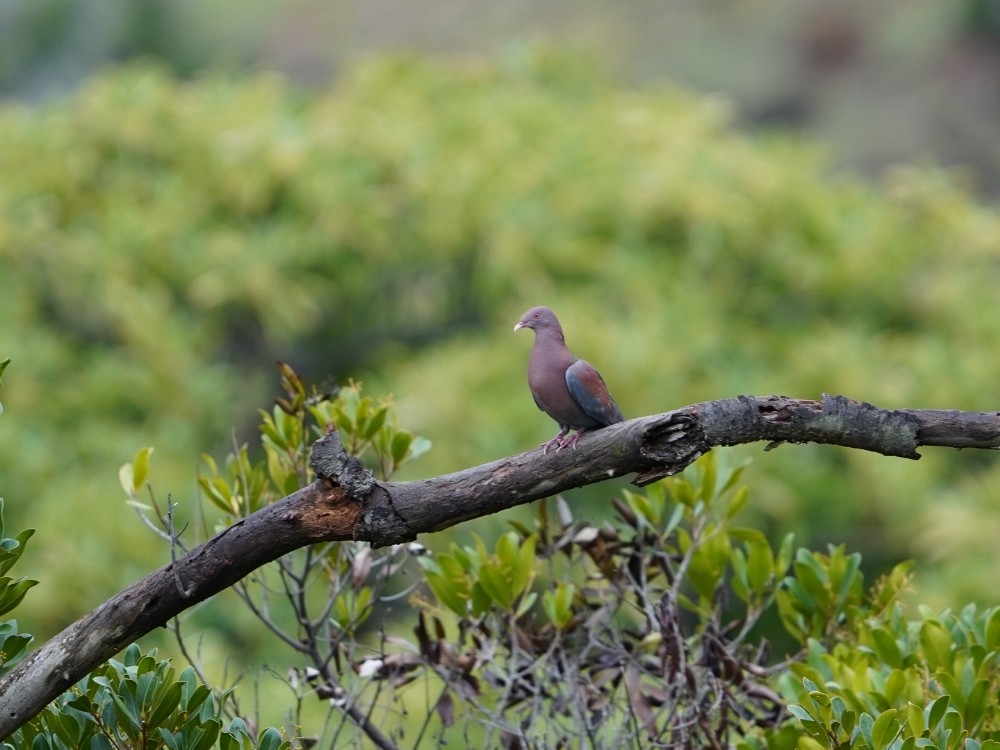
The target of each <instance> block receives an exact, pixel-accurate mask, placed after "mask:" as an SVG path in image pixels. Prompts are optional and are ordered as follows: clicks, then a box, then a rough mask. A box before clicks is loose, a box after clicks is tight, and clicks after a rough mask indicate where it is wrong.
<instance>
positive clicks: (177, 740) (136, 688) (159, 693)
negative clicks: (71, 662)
mask: <svg viewBox="0 0 1000 750" xmlns="http://www.w3.org/2000/svg"><path fill="white" fill-rule="evenodd" d="M228 698H229V693H223V694H222V695H221V696H220V697H216V696H215V695H213V693H212V691H211V690H210V689H209V688H207V687H205V685H203V684H201V682H200V681H199V679H198V678H197V676H196V675H195V672H194V670H193V669H192V668H191V667H187V668H185V669H184V670H182V671H181V672H180V674H177V673H176V671H175V669H174V668H173V667H171V666H170V662H169V661H166V660H163V661H157V660H156V652H155V651H151V652H149V653H145V654H144V653H142V651H141V650H140V649H139V647H138V646H136V645H134V644H133V645H131V646H129V647H128V648H127V649H126V650H125V652H124V653H123V654H122V658H121V661H117V660H115V659H112V660H110V661H109V662H107V663H106V664H104V665H103V666H101V667H99V668H98V669H96V670H94V671H93V672H92V673H91V674H90V675H89V676H87V677H85V678H84V679H82V680H80V682H78V683H77V684H76V685H75V686H74V687H73V688H72V689H71V690H69V691H67V692H66V693H64V694H63V695H62V696H61V697H60V698H58V699H57V700H56V701H54V702H53V703H52V704H50V705H49V706H48V707H46V708H45V710H44V711H42V713H41V714H39V715H38V716H37V717H35V718H34V719H32V720H31V721H30V722H28V723H27V724H26V725H24V726H23V727H22V728H21V729H19V730H18V731H17V732H16V733H15V734H14V735H13V736H12V737H11V739H10V740H9V741H8V742H7V743H5V745H4V747H9V748H37V749H39V750H64V749H65V750H72V749H73V748H83V747H89V748H147V749H148V750H153V749H154V748H155V749H159V748H164V749H169V750H209V749H210V748H219V750H290V748H291V744H290V743H289V742H287V741H285V740H282V738H281V735H280V734H279V733H278V732H277V731H276V730H275V729H273V728H271V729H266V730H264V731H263V732H261V733H260V734H259V735H258V736H257V737H256V738H254V737H253V736H252V735H251V734H250V731H249V730H248V729H247V725H246V723H245V722H244V721H243V720H242V719H238V718H237V719H232V720H226V718H225V716H224V713H223V711H224V708H225V706H226V702H227V700H228Z"/></svg>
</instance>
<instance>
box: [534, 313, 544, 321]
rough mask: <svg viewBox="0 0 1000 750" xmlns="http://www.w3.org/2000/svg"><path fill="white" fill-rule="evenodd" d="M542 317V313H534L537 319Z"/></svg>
mask: <svg viewBox="0 0 1000 750" xmlns="http://www.w3.org/2000/svg"><path fill="white" fill-rule="evenodd" d="M540 317H542V314H541V313H535V315H534V318H535V320H538V319H539V318H540Z"/></svg>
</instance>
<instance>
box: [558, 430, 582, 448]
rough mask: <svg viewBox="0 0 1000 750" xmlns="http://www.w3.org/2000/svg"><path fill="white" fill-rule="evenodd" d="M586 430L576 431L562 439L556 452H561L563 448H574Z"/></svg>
mask: <svg viewBox="0 0 1000 750" xmlns="http://www.w3.org/2000/svg"><path fill="white" fill-rule="evenodd" d="M584 432H586V430H577V431H576V432H574V433H573V434H572V435H570V436H569V437H568V438H563V440H562V442H560V443H559V447H558V448H556V451H557V452H558V451H561V450H562V449H563V448H576V444H577V443H578V442H580V435H582V434H583V433H584Z"/></svg>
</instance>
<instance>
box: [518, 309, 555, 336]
mask: <svg viewBox="0 0 1000 750" xmlns="http://www.w3.org/2000/svg"><path fill="white" fill-rule="evenodd" d="M522 328H530V329H531V330H533V331H534V332H535V333H538V332H539V331H541V330H544V329H546V328H553V329H555V330H561V329H560V326H559V320H558V318H556V314H555V313H554V312H552V311H551V310H550V309H549V308H547V307H533V308H531V309H530V310H528V312H526V313H525V314H524V315H522V316H521V319H520V320H519V321H517V325H516V326H514V332H515V333H516V332H517V331H520V330H521V329H522Z"/></svg>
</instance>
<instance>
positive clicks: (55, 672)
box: [0, 396, 1000, 740]
mask: <svg viewBox="0 0 1000 750" xmlns="http://www.w3.org/2000/svg"><path fill="white" fill-rule="evenodd" d="M763 440H766V441H769V445H768V448H772V447H775V446H776V445H779V444H782V443H806V442H812V443H826V444H831V445H840V446H845V447H849V448H859V449H862V450H868V451H873V452H875V453H881V454H883V455H887V456H900V457H903V458H912V459H916V458H919V457H920V456H919V454H918V453H917V448H918V447H920V446H926V445H933V446H946V447H953V448H992V449H996V448H1000V412H988V413H986V412H961V411H936V410H919V409H904V410H898V411H886V410H883V409H878V408H876V407H874V406H872V405H871V404H866V403H863V402H858V401H852V400H850V399H848V398H845V397H842V396H824V397H823V398H822V400H820V401H810V400H801V399H792V398H786V397H783V396H768V397H752V396H739V397H737V398H733V399H726V400H722V401H710V402H706V403H701V404H695V405H692V406H687V407H684V408H682V409H677V410H675V411H671V412H666V413H663V414H656V415H653V416H648V417H640V418H638V419H633V420H630V421H628V422H623V423H621V424H617V425H613V426H611V427H607V428H604V429H601V430H598V431H595V432H593V433H589V434H587V435H585V436H584V438H583V439H582V440H581V441H580V443H579V445H578V447H577V448H575V449H572V450H565V451H561V452H559V453H554V452H553V453H549V454H547V455H546V454H543V453H542V452H541V451H539V450H533V451H528V452H527V453H521V454H518V455H515V456H510V457H508V458H504V459H501V460H499V461H494V462H492V463H489V464H484V465H482V466H476V467H473V468H471V469H465V470H463V471H459V472H456V473H454V474H448V475H445V476H440V477H435V478H433V479H425V480H421V481H417V482H405V483H392V482H378V481H376V480H375V478H374V477H373V476H372V475H371V473H370V472H368V471H367V470H366V469H365V468H364V467H363V466H362V465H361V463H360V462H358V461H357V459H354V458H352V457H349V456H347V455H346V454H345V453H344V450H343V447H342V446H341V445H340V441H339V438H338V437H337V433H336V431H333V432H331V433H328V434H327V435H326V436H325V437H323V438H321V439H320V440H319V441H317V442H316V444H315V445H314V446H313V456H312V464H313V468H314V469H315V471H316V474H317V476H318V477H319V479H317V481H316V482H314V483H313V484H311V485H310V486H308V487H304V488H302V489H300V490H298V491H297V492H295V493H293V494H291V495H289V496H287V497H285V498H283V499H281V500H279V501H278V502H275V503H273V504H272V505H270V506H268V507H266V508H264V509H262V510H260V511H258V512H257V513H255V514H253V515H251V516H249V517H247V518H244V519H242V520H240V521H238V522H237V523H235V524H233V525H232V526H230V527H229V528H227V529H225V530H223V531H222V532H220V533H219V534H217V535H216V536H215V537H213V538H212V539H209V540H208V541H207V542H205V543H204V544H202V545H201V546H199V547H197V548H196V549H193V550H191V552H189V553H188V554H186V555H184V556H183V557H181V558H180V559H178V560H177V562H176V563H172V564H170V565H166V566H164V567H163V568H160V569H159V570H157V571H155V572H153V573H151V574H150V575H148V576H146V577H145V578H143V579H142V580H140V581H139V582H137V583H135V584H133V585H132V586H129V587H128V588H127V589H125V590H123V591H121V592H120V593H118V594H117V595H115V596H114V597H112V598H111V599H109V600H108V601H107V602H105V603H104V604H102V605H101V606H99V607H98V608H97V609H95V610H94V611H93V612H91V613H89V614H87V615H85V616H84V617H82V618H80V619H79V620H78V621H77V622H75V623H73V624H72V625H70V626H69V627H68V628H66V629H65V630H64V631H63V632H62V633H60V634H59V635H57V636H56V637H54V638H53V639H52V640H51V641H49V642H48V643H45V644H43V645H42V646H41V647H39V648H38V649H37V650H36V651H34V652H33V653H32V654H31V655H30V656H29V657H28V658H27V659H25V661H24V662H22V663H21V664H20V665H18V667H17V668H16V669H15V670H13V671H12V672H10V673H9V674H8V675H6V676H5V677H4V678H2V679H0V740H2V739H4V738H6V737H8V736H9V735H10V734H11V733H12V732H13V731H14V730H16V729H17V728H18V727H19V726H21V725H22V724H24V723H25V722H26V721H28V720H29V719H30V718H32V717H33V716H34V715H35V714H37V713H38V712H39V711H41V710H42V708H44V707H45V705H46V704H48V703H49V702H50V701H52V700H53V699H54V698H56V697H57V696H58V695H59V694H60V693H62V692H63V691H64V690H66V689H67V688H68V687H69V686H71V685H72V684H73V683H75V682H76V681H77V680H79V679H80V678H81V677H83V676H84V675H86V674H87V673H88V672H90V671H91V670H92V669H94V668H95V667H97V666H98V665H99V664H101V663H102V662H103V661H105V660H107V659H108V658H110V657H112V656H114V655H115V654H116V653H118V652H119V651H121V650H122V649H123V648H125V646H127V645H128V644H129V643H131V642H132V641H134V640H135V639H136V638H139V637H140V636H142V635H144V634H145V633H148V632H149V631H151V630H153V629H154V628H157V627H160V626H162V625H164V624H165V623H166V622H167V621H169V620H170V618H172V617H174V616H176V615H177V614H179V613H180V612H182V611H184V610H185V609H187V608H188V607H191V606H193V605H194V604H196V603H198V602H200V601H203V600H204V599H207V598H208V597H210V596H213V595H214V594H216V593H218V592H219V591H222V590H223V589H225V588H227V587H229V586H231V585H232V584H234V583H235V582H236V581H238V580H240V579H241V578H243V577H244V576H246V575H247V574H249V573H250V572H251V571H253V570H255V569H256V568H258V567H260V566H262V565H264V564H265V563H268V562H271V561H273V560H275V559H277V558H278V557H280V556H282V555H284V554H286V553H288V552H290V551H292V550H294V549H297V548H299V547H303V546H305V545H308V544H313V543H316V542H322V541H338V540H348V539H360V540H365V541H368V542H371V543H372V545H374V546H379V547H380V546H386V545H389V544H397V543H400V542H404V541H408V540H412V539H414V538H415V537H416V535H417V534H422V533H426V532H430V531H439V530H441V529H444V528H447V527H449V526H453V525H455V524H458V523H461V522H462V521H467V520H469V519H472V518H477V517H479V516H484V515H488V514H491V513H496V512H497V511H500V510H504V509H505V508H510V507H512V506H515V505H521V504H523V503H528V502H531V501H533V500H537V499H539V498H543V497H547V496H550V495H553V494H555V493H558V492H561V491H564V490H568V489H571V488H573V487H580V486H583V485H586V484H592V483H595V482H599V481H602V480H604V479H608V478H611V477H616V476H622V475H625V474H632V473H635V474H636V476H635V478H634V479H633V481H634V483H636V484H638V485H643V484H648V483H649V482H653V481H656V480H657V479H660V478H662V477H665V476H669V475H671V474H676V473H677V472H679V471H681V470H682V469H684V467H686V466H687V465H688V464H690V463H691V462H692V461H694V460H695V459H696V458H697V457H698V456H700V455H702V454H703V453H705V452H706V451H709V450H711V449H712V448H713V447H715V446H719V445H737V444H741V443H750V442H756V441H763ZM175 566H176V571H175V570H174V567H175ZM178 583H180V584H182V585H178Z"/></svg>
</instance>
